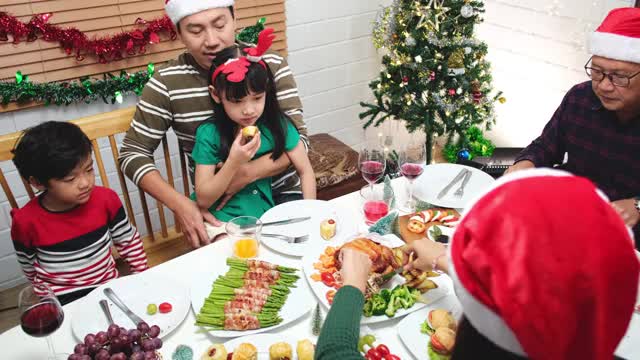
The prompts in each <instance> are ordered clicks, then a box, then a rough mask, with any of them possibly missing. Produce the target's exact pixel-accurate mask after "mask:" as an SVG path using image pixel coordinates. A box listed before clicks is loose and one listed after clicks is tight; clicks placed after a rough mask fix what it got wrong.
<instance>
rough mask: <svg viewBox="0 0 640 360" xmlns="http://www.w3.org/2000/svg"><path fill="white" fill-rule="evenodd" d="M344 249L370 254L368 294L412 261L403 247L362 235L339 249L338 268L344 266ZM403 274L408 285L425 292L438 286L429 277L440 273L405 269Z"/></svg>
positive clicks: (336, 259)
mask: <svg viewBox="0 0 640 360" xmlns="http://www.w3.org/2000/svg"><path fill="white" fill-rule="evenodd" d="M343 249H354V250H358V251H361V252H363V253H365V254H367V255H369V259H371V274H370V276H369V281H368V284H367V294H365V295H368V294H369V293H375V292H377V290H379V287H380V286H381V285H382V284H384V283H385V282H387V281H388V280H390V279H391V276H386V275H391V274H392V273H394V272H395V270H397V269H399V268H401V267H403V266H404V265H406V264H407V263H409V261H410V257H409V255H407V254H405V253H404V252H403V251H402V249H401V248H399V247H398V248H393V249H391V248H389V247H387V246H384V245H380V244H378V243H376V242H374V241H373V240H371V239H368V238H364V237H362V238H357V239H354V240H352V241H349V242H347V243H345V244H343V245H342V246H341V247H339V248H338V249H337V251H336V252H335V254H334V256H335V264H336V267H337V268H338V270H339V269H340V268H341V267H342V264H341V263H340V259H341V256H340V253H341V251H342V250H343ZM401 275H402V276H403V277H404V278H405V279H406V281H407V282H406V284H407V285H408V286H410V287H414V288H417V289H419V290H420V291H421V292H423V293H424V292H426V291H428V290H430V289H434V288H436V287H437V285H436V284H435V283H434V282H433V281H431V280H430V279H429V277H435V276H438V275H439V274H438V273H435V272H431V271H427V272H422V271H419V270H415V269H413V270H410V271H404V272H403V273H402V274H401Z"/></svg>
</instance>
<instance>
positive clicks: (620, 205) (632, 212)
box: [611, 199, 640, 227]
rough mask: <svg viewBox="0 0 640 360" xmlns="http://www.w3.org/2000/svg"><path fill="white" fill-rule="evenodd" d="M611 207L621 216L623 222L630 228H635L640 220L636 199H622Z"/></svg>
mask: <svg viewBox="0 0 640 360" xmlns="http://www.w3.org/2000/svg"><path fill="white" fill-rule="evenodd" d="M611 206H613V208H614V209H615V210H616V211H617V212H618V214H620V216H621V217H622V220H623V221H624V223H625V224H627V226H629V227H634V226H636V225H637V224H638V221H639V220H640V212H639V211H638V209H636V200H635V199H622V200H617V201H614V202H612V203H611Z"/></svg>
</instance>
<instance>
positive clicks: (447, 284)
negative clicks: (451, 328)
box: [302, 234, 453, 324]
mask: <svg viewBox="0 0 640 360" xmlns="http://www.w3.org/2000/svg"><path fill="white" fill-rule="evenodd" d="M365 236H366V237H369V238H371V239H375V241H377V242H379V243H381V244H382V245H385V246H388V247H391V248H394V247H398V246H402V245H404V242H403V241H402V240H400V238H398V237H397V236H395V235H393V234H390V235H385V236H379V235H377V234H368V235H364V234H363V235H358V236H352V237H349V238H346V239H343V240H342V241H340V242H336V243H332V244H326V243H325V244H317V245H316V246H314V247H313V249H312V250H310V251H309V253H308V254H307V255H306V256H305V257H304V258H302V268H303V269H304V276H305V277H306V278H307V281H308V282H309V285H310V286H311V289H312V290H313V293H314V294H315V295H316V297H317V298H318V300H319V301H320V302H321V303H322V305H324V307H325V308H327V309H328V308H329V307H330V305H329V302H328V301H327V299H326V297H325V294H326V293H327V291H329V290H330V288H329V287H328V286H326V285H325V284H323V283H322V282H321V281H314V280H313V279H311V275H312V274H313V273H317V272H318V270H316V269H314V268H313V263H315V262H318V261H319V257H320V254H321V253H322V252H324V249H325V248H326V247H327V246H340V245H342V244H343V243H345V242H348V241H350V240H352V239H355V238H356V237H365ZM431 280H433V281H434V282H435V283H436V284H437V285H438V288H436V289H433V290H431V291H427V292H426V293H424V294H423V295H422V296H423V298H424V299H425V300H426V301H428V302H433V301H436V300H438V299H440V298H441V297H443V296H446V295H447V294H448V293H450V292H451V289H453V283H452V282H451V279H450V278H449V277H448V276H447V275H444V274H442V275H440V276H437V277H434V278H431ZM404 283H405V279H404V278H403V277H402V276H400V275H395V276H394V277H392V278H391V280H390V281H388V282H387V283H386V284H385V285H384V286H383V287H382V288H384V289H392V288H393V287H395V286H396V285H401V284H404ZM425 306H426V305H425V304H423V303H416V304H415V305H413V306H412V307H411V308H409V309H399V310H398V311H397V312H396V315H395V316H394V317H392V318H390V317H388V316H386V315H379V316H371V317H365V316H362V320H361V321H360V323H361V324H375V323H380V322H384V321H389V320H393V319H398V318H401V317H403V316H405V315H407V314H410V313H412V312H414V311H417V310H420V309H421V308H423V307H425Z"/></svg>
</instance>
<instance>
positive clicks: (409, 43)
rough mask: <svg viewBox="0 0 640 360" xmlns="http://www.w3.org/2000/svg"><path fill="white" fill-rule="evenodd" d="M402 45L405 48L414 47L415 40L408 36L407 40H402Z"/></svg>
mask: <svg viewBox="0 0 640 360" xmlns="http://www.w3.org/2000/svg"><path fill="white" fill-rule="evenodd" d="M404 43H405V44H406V45H407V46H416V39H414V38H413V36H411V35H409V36H407V38H406V39H405V40H404Z"/></svg>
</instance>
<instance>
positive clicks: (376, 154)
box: [358, 142, 386, 190]
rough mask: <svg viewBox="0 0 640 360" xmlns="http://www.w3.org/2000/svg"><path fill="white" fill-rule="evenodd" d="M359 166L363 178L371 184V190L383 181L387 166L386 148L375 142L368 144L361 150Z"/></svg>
mask: <svg viewBox="0 0 640 360" xmlns="http://www.w3.org/2000/svg"><path fill="white" fill-rule="evenodd" d="M358 164H359V166H360V172H361V173H362V177H363V178H364V179H365V180H366V181H367V182H368V183H369V186H370V188H371V190H373V184H375V183H376V182H378V181H379V180H380V179H382V175H384V169H385V166H386V161H385V154H384V148H383V147H382V145H380V144H378V143H375V142H368V143H366V144H365V145H364V146H363V147H362V149H360V155H359V156H358Z"/></svg>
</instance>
